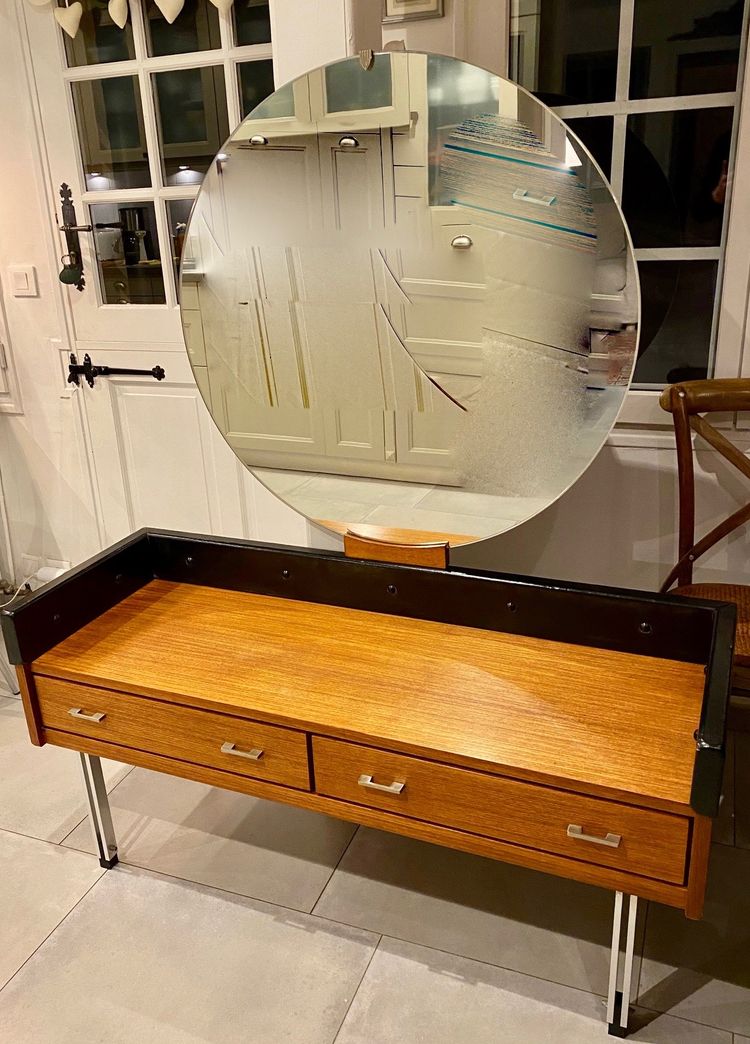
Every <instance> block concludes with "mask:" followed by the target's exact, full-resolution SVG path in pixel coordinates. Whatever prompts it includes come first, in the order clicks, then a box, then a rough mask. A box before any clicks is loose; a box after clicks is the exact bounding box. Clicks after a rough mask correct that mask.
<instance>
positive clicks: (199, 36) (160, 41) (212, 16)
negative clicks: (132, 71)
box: [146, 0, 221, 55]
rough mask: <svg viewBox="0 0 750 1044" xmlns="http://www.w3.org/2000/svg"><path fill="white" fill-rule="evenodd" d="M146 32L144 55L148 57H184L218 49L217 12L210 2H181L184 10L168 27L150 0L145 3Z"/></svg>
mask: <svg viewBox="0 0 750 1044" xmlns="http://www.w3.org/2000/svg"><path fill="white" fill-rule="evenodd" d="M146 30H147V33H148V53H149V54H152V55H160V54H185V53H187V52H189V51H209V50H212V49H213V48H214V47H221V33H220V31H219V12H218V10H217V9H216V8H215V7H214V5H213V4H212V3H211V2H210V0H185V6H184V7H183V8H182V10H181V11H180V13H179V14H178V15H177V17H176V18H175V20H174V22H171V23H170V22H168V21H167V20H166V18H165V17H164V15H163V14H162V12H161V11H160V10H159V8H158V7H157V6H156V4H155V3H154V0H149V3H148V5H147V7H146Z"/></svg>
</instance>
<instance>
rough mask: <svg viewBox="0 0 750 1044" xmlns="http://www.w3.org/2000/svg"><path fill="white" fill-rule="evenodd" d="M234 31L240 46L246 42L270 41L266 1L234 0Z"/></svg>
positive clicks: (269, 23) (269, 22)
mask: <svg viewBox="0 0 750 1044" xmlns="http://www.w3.org/2000/svg"><path fill="white" fill-rule="evenodd" d="M233 10H234V31H235V33H236V35H237V43H238V44H239V46H240V47H244V46H245V45H246V44H260V43H270V41H271V19H270V16H269V13H268V3H267V2H266V3H264V2H263V0H235V4H234V8H233Z"/></svg>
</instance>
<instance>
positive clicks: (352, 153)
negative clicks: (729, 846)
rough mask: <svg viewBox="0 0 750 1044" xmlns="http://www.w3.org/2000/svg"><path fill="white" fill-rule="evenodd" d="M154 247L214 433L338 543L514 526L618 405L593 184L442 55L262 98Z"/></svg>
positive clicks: (450, 535) (622, 246)
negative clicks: (170, 261)
mask: <svg viewBox="0 0 750 1044" xmlns="http://www.w3.org/2000/svg"><path fill="white" fill-rule="evenodd" d="M175 233H176V242H177V243H178V244H179V252H180V254H181V297H180V300H181V310H182V319H183V327H184V333H185V340H186V344H187V348H188V352H189V354H190V358H191V361H192V364H193V370H194V373H195V376H196V380H197V382H198V385H199V387H200V389H201V392H202V394H203V396H204V398H205V400H206V403H207V405H208V408H209V410H210V411H211V414H212V415H213V418H214V420H215V422H216V424H217V425H218V427H219V429H220V431H221V433H222V434H223V436H224V438H225V439H226V440H227V442H228V443H229V445H230V446H231V447H232V449H233V450H234V452H235V453H236V454H237V455H238V457H239V458H240V459H241V460H242V461H243V462H244V463H245V464H246V465H247V467H248V468H250V469H251V470H252V472H253V473H254V474H255V475H256V476H257V477H258V478H259V479H260V481H261V482H263V483H264V484H265V485H266V486H267V487H268V488H269V489H271V490H272V491H273V492H274V493H276V494H277V495H278V496H279V497H281V498H282V499H283V500H285V501H286V502H287V503H289V504H290V505H292V506H293V507H294V508H296V509H297V510H298V511H300V512H301V513H303V514H304V515H306V516H307V517H308V518H309V519H310V520H311V521H313V522H315V523H318V524H320V525H323V526H325V527H327V528H329V529H331V530H333V531H336V532H338V533H344V532H346V531H347V530H349V531H351V532H354V533H358V534H361V535H363V536H368V537H372V538H376V539H378V538H379V539H390V540H394V539H395V540H398V541H401V542H413V543H421V542H425V541H430V540H448V541H450V543H452V544H462V543H468V542H470V541H472V540H478V539H482V538H484V537H488V536H493V535H495V534H497V533H500V532H503V531H504V530H507V529H510V528H512V527H513V526H516V525H518V524H519V523H520V522H523V521H524V520H526V519H528V518H530V517H531V516H533V515H535V514H537V513H538V512H539V511H541V510H543V509H544V508H545V507H547V506H548V505H549V504H551V503H552V502H553V501H554V500H556V499H557V497H559V496H560V495H561V494H562V493H563V492H564V491H565V490H566V489H567V488H568V486H570V485H571V483H573V482H574V481H575V480H576V479H577V478H578V477H579V476H580V475H581V473H582V472H583V471H584V469H585V468H586V467H587V466H588V465H589V464H590V463H591V461H592V460H593V459H594V457H595V456H596V454H597V452H598V450H599V449H600V447H601V445H602V443H603V442H604V440H605V439H606V437H607V434H608V433H609V431H610V429H611V428H612V425H613V424H614V422H615V419H616V417H617V414H618V411H619V409H620V407H621V405H622V402H623V399H624V397H625V393H626V391H627V388H628V385H629V382H630V378H631V374H632V370H633V366H634V363H635V357H636V349H637V341H638V318H639V292H638V279H637V272H636V266H635V262H634V258H633V251H632V247H631V244H630V238H629V235H628V232H627V228H626V226H625V223H624V220H623V217H622V214H621V212H620V209H619V207H618V205H617V203H616V201H615V199H614V197H613V195H612V192H611V190H610V188H609V185H608V184H607V182H606V180H605V179H604V177H603V175H602V174H601V172H600V170H599V168H598V167H597V165H596V163H595V162H594V161H593V159H592V158H591V156H590V155H589V154H588V152H587V151H586V149H585V148H584V146H583V145H582V144H581V143H580V141H578V139H577V138H576V137H575V136H574V135H573V134H572V133H571V132H570V131H569V130H567V128H566V127H565V125H564V124H563V123H562V122H561V121H560V120H559V119H558V118H557V117H556V116H555V115H554V113H553V112H551V110H550V109H548V108H547V107H546V106H545V105H543V104H542V103H541V102H539V101H537V100H536V99H535V98H534V97H533V96H532V95H530V94H528V93H527V92H526V91H524V90H523V89H521V88H519V87H517V86H516V85H515V84H512V83H510V82H509V81H508V80H505V79H503V78H502V77H500V76H496V75H494V74H493V73H489V72H487V71H485V70H483V69H478V68H475V67H474V66H471V65H467V64H466V63H464V62H460V61H457V60H456V59H453V58H447V57H443V56H438V55H425V54H412V53H390V54H378V55H376V56H375V58H374V62H373V64H372V65H371V67H370V68H369V69H365V68H363V66H362V65H361V64H360V61H359V59H358V58H350V59H345V60H344V61H340V62H336V63H333V64H331V65H328V66H325V67H324V68H321V69H317V70H315V71H314V72H311V73H308V74H307V75H305V76H302V77H300V78H299V79H298V80H295V81H294V82H292V83H290V84H287V85H286V86H284V87H282V88H281V89H280V90H278V91H276V92H275V94H273V95H271V96H270V97H269V98H267V99H266V100H265V101H264V102H263V103H262V104H261V105H259V106H258V107H257V108H256V109H255V110H254V111H253V112H251V113H250V114H249V115H248V117H247V118H246V119H245V120H243V122H242V123H241V124H240V126H239V127H238V128H237V130H236V131H235V132H234V134H232V136H231V138H230V139H229V141H228V142H227V143H226V145H225V146H224V148H223V149H222V151H221V152H220V153H219V154H218V155H217V156H216V158H215V161H214V163H213V164H212V165H211V167H210V169H209V172H208V174H207V175H206V177H205V180H204V181H203V186H202V188H201V190H200V193H199V195H198V198H197V200H196V203H195V205H194V207H193V210H192V214H191V217H190V221H189V223H188V226H187V228H186V229H185V228H184V227H181V228H179V229H176V230H175Z"/></svg>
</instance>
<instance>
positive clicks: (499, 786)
mask: <svg viewBox="0 0 750 1044" xmlns="http://www.w3.org/2000/svg"><path fill="white" fill-rule="evenodd" d="M313 763H314V771H315V789H316V791H317V792H318V793H320V794H325V795H326V796H328V797H333V798H340V799H342V800H343V801H348V802H351V803H353V804H360V805H369V806H371V807H373V808H379V809H384V810H386V811H388V812H394V813H396V814H397V815H402V816H410V817H413V818H414V819H422V820H426V821H427V822H430V823H438V824H440V825H442V826H448V827H455V828H457V829H459V830H466V831H469V832H470V833H472V834H482V835H484V836H486V837H492V838H495V839H497V840H499V841H511V842H513V843H514V844H519V845H526V846H527V847H529V848H537V849H542V850H543V851H546V852H556V853H558V854H559V855H565V856H569V857H571V858H573V859H582V860H584V861H585V862H591V863H598V864H600V865H603V866H612V867H617V868H619V869H621V870H629V871H631V872H633V873H636V874H643V875H644V876H646V877H656V878H658V879H660V880H662V881H670V882H672V883H673V884H683V883H684V881H685V867H686V865H687V847H688V838H689V834H690V820H689V819H688V818H687V817H685V816H677V815H672V814H671V813H669V812H654V811H651V810H646V809H641V808H634V807H633V806H632V805H621V804H618V803H617V802H615V801H607V800H603V799H602V798H594V797H584V796H582V795H580V794H571V793H569V792H566V791H561V790H554V789H553V788H551V787H544V786H541V785H539V784H536V783H520V782H518V781H517V780H511V779H503V778H502V777H499V776H490V775H487V774H485V773H481V772H473V771H471V770H470V769H465V768H453V767H451V766H447V765H436V764H434V763H433V762H429V761H423V760H421V759H420V758H412V757H408V756H406V755H403V754H389V753H386V752H384V751H379V750H375V749H373V748H372V747H361V746H358V745H357V744H355V743H344V742H341V741H338V740H329V739H321V738H319V737H317V736H315V737H313ZM361 775H368V776H372V777H373V781H374V782H376V783H378V784H381V785H385V786H387V785H390V784H391V783H394V782H398V783H400V784H402V785H403V789H402V790H401V791H400V792H399V793H386V792H385V791H382V790H373V789H370V788H368V787H364V786H362V785H360V783H359V782H358V781H359V778H360V776H361ZM569 824H575V825H577V826H580V827H581V828H582V830H583V831H584V833H586V834H589V835H594V836H596V837H605V835H607V834H608V833H611V834H618V835H620V838H621V840H620V844H619V845H618V847H617V848H612V847H609V846H607V845H599V844H595V843H593V842H591V841H585V840H580V839H577V838H570V837H568V836H567V828H568V825H569Z"/></svg>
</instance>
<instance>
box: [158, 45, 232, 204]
mask: <svg viewBox="0 0 750 1044" xmlns="http://www.w3.org/2000/svg"><path fill="white" fill-rule="evenodd" d="M153 79H154V92H155V99H156V115H157V119H158V123H159V145H160V148H161V158H162V169H163V171H164V181H165V184H167V185H196V184H198V183H199V182H200V181H202V179H203V174H204V173H205V172H206V170H208V167H209V164H210V163H211V161H212V159H213V157H214V156H215V155H216V153H217V152H218V151H219V149H220V148H221V146H222V144H223V143H224V141H226V139H227V138H228V137H229V118H228V116H227V97H226V90H225V86H224V68H223V66H221V65H216V66H209V67H208V68H205V69H175V70H172V71H170V72H161V73H155V74H154V78H153Z"/></svg>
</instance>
